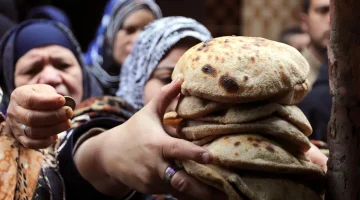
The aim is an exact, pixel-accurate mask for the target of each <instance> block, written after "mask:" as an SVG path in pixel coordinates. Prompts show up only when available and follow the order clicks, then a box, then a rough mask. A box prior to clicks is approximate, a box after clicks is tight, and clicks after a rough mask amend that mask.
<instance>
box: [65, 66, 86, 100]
mask: <svg viewBox="0 0 360 200" xmlns="http://www.w3.org/2000/svg"><path fill="white" fill-rule="evenodd" d="M63 80H64V84H65V85H66V87H67V88H68V90H69V92H70V94H71V96H72V97H73V98H74V99H75V101H76V102H77V103H80V102H81V100H82V96H83V77H82V73H81V70H80V68H78V67H76V69H73V70H70V71H68V72H65V74H63Z"/></svg>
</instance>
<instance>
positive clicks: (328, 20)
mask: <svg viewBox="0 0 360 200" xmlns="http://www.w3.org/2000/svg"><path fill="white" fill-rule="evenodd" d="M326 22H327V23H328V24H330V12H328V13H327V14H326Z"/></svg>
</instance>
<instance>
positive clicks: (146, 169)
mask: <svg viewBox="0 0 360 200" xmlns="http://www.w3.org/2000/svg"><path fill="white" fill-rule="evenodd" d="M180 87H181V81H180V80H176V81H173V82H172V83H171V84H169V85H166V86H164V87H162V88H161V92H160V94H159V95H158V96H156V97H155V98H154V99H152V100H151V101H150V102H149V103H148V104H147V105H146V106H145V107H144V108H143V109H141V110H140V111H139V112H138V113H136V114H135V115H134V116H133V117H131V118H130V119H129V120H128V121H126V122H125V123H124V124H122V125H120V126H117V127H115V128H113V129H110V130H108V131H106V132H107V133H103V134H100V135H98V136H95V137H93V138H91V139H88V140H86V141H85V143H84V144H82V145H81V146H80V147H79V149H78V150H77V152H76V153H75V163H76V165H77V167H78V169H79V172H80V173H81V174H82V176H83V177H84V178H85V179H87V180H88V181H89V182H90V183H92V185H93V186H94V187H95V188H97V189H98V190H99V191H101V192H103V193H105V194H108V195H117V196H122V195H124V194H125V192H122V193H120V192H119V191H126V192H127V191H128V189H127V188H128V187H129V188H133V189H135V190H136V191H139V192H144V193H153V194H161V193H172V194H174V195H175V196H176V197H179V198H184V199H225V196H224V194H222V193H220V192H219V191H217V190H214V189H213V188H211V187H210V186H207V185H205V184H203V183H201V182H200V181H198V180H196V179H195V178H193V177H191V176H189V175H188V174H186V173H185V172H184V171H180V172H178V173H176V174H175V175H174V177H173V178H172V180H171V183H170V185H169V184H167V183H165V182H164V180H163V178H162V177H163V174H164V171H165V169H166V168H167V167H168V166H169V165H170V163H169V160H173V159H180V160H181V159H190V160H194V161H196V162H200V163H209V162H211V159H212V156H211V154H209V153H208V152H207V151H206V150H205V149H203V148H202V147H200V146H197V145H194V144H192V143H190V142H188V141H185V140H181V139H176V138H173V137H170V136H169V135H168V134H167V133H166V132H165V131H164V130H163V128H162V118H163V115H164V113H165V110H166V108H167V107H168V105H169V104H170V102H171V101H172V100H173V99H174V98H176V96H177V95H178V94H179V92H180ZM141 122H146V123H141ZM119 133H121V134H119ZM134 134H137V136H136V137H134ZM129 141H132V142H129ZM134 144H136V145H134ZM118 152H131V153H126V154H121V153H120V154H119V153H118ZM94 155H95V156H94ZM149 158H151V159H149ZM114 161H117V162H114ZM109 163H112V164H109ZM89 166H91V168H90V167H89ZM94 170H96V171H97V172H98V173H93V171H94ZM109 177H111V178H109ZM125 185H126V186H127V187H126V186H125ZM171 186H172V187H171ZM112 191H117V193H116V194H114V192H112Z"/></svg>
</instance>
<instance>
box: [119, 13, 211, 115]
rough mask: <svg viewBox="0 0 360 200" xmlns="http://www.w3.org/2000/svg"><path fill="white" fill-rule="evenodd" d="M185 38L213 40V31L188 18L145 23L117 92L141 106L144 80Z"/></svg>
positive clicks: (172, 18) (123, 67) (126, 99)
mask: <svg viewBox="0 0 360 200" xmlns="http://www.w3.org/2000/svg"><path fill="white" fill-rule="evenodd" d="M186 37H192V38H195V39H198V40H200V41H206V40H210V39H211V33H210V32H209V31H208V30H207V29H206V28H205V26H203V25H202V24H200V23H198V22H197V21H195V20H193V19H190V18H185V17H166V18H162V19H159V20H156V21H154V22H152V23H151V24H149V25H148V26H146V27H145V30H144V31H143V32H141V33H140V34H139V37H138V38H137V40H136V42H135V44H134V47H133V49H132V51H131V53H130V55H129V56H128V57H127V58H126V60H125V62H124V64H123V66H122V69H121V73H120V84H119V90H118V91H117V92H116V95H117V96H119V97H122V98H123V99H124V100H125V101H127V102H128V103H129V104H130V105H131V106H133V107H134V108H135V109H137V110H139V109H141V108H142V107H143V106H144V97H143V94H144V86H145V83H146V82H147V81H148V79H149V78H150V76H151V74H152V72H153V71H154V69H155V68H156V67H157V65H158V64H159V62H160V61H161V59H162V58H163V56H164V55H165V54H166V53H167V52H168V51H169V50H170V49H171V48H172V47H173V46H174V45H176V43H178V42H179V41H180V40H181V39H183V38H186Z"/></svg>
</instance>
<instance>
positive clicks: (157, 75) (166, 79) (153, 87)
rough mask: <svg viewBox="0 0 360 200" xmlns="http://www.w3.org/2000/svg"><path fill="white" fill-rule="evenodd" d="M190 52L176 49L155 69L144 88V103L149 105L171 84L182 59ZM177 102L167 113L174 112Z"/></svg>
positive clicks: (172, 103)
mask: <svg viewBox="0 0 360 200" xmlns="http://www.w3.org/2000/svg"><path fill="white" fill-rule="evenodd" d="M187 50H188V47H174V48H173V49H172V50H170V52H169V53H168V54H167V56H166V57H164V58H163V59H162V60H161V61H160V63H159V64H158V66H157V67H156V68H155V70H154V72H153V73H152V75H151V77H150V78H149V80H148V81H147V82H146V84H145V87H144V102H145V104H147V103H148V102H149V101H150V100H151V99H152V98H154V97H155V96H157V95H158V94H159V93H160V89H161V87H162V86H164V85H167V84H168V83H170V82H171V74H172V72H173V70H174V67H175V65H176V63H177V61H178V60H179V59H180V57H181V56H182V55H183V54H184V53H185V52H186V51H187ZM177 100H178V99H176V100H174V101H173V102H171V104H170V106H169V107H168V108H167V109H166V112H169V111H174V110H175V108H176V104H177Z"/></svg>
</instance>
